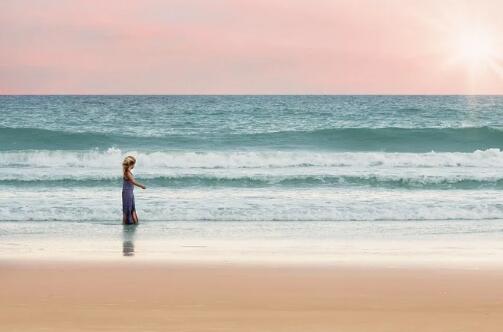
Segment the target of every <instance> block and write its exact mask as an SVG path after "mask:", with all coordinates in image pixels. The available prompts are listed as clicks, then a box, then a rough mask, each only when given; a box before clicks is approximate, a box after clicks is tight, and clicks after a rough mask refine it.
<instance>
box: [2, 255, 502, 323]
mask: <svg viewBox="0 0 503 332" xmlns="http://www.w3.org/2000/svg"><path fill="white" fill-rule="evenodd" d="M502 280H503V270H491V269H482V270H469V269H438V268H435V269H433V268H427V267H423V268H384V267H383V268H379V267H372V268H370V267H368V268H365V267H350V266H344V267H336V266H332V267H328V266H299V265H296V266H286V265H284V266H271V265H263V266H261V265H259V264H257V265H239V264H227V265H225V264H222V265H213V264H212V265H210V264H203V263H201V264H172V263H168V262H164V263H162V262H157V263H138V262H134V263H132V264H131V263H129V262H73V263H71V262H56V261H36V260H34V261H26V260H23V261H3V262H0V330H1V331H43V330H47V331H116V330H121V331H275V332H277V331H310V332H311V331H501V326H503V283H502V282H501V281H502Z"/></svg>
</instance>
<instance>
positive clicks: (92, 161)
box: [0, 148, 503, 169]
mask: <svg viewBox="0 0 503 332" xmlns="http://www.w3.org/2000/svg"><path fill="white" fill-rule="evenodd" d="M128 154H132V155H134V156H136V157H137V158H138V161H139V165H141V167H146V168H156V167H168V168H276V167H279V168H282V167H308V166H324V167H327V166H338V167H344V166H368V167H374V166H385V167H499V166H501V165H502V163H503V151H502V150H500V149H488V150H477V151H474V152H472V153H463V152H429V153H390V152H308V151H295V152H293V151H292V152H290V151H241V152H239V151H213V152H179V151H169V152H167V151H164V152H138V151H121V150H119V149H114V148H110V149H108V150H105V151H100V150H90V151H79V152H76V151H44V150H40V151H22V152H18V151H9V152H0V167H10V166H18V167H74V168H104V169H107V168H112V169H113V168H117V167H119V168H120V164H121V161H122V158H123V157H124V156H125V155H128Z"/></svg>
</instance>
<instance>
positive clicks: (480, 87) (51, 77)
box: [0, 0, 503, 94]
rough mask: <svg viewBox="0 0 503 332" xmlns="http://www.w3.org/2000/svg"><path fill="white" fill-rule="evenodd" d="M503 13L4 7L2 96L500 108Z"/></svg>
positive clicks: (195, 3) (36, 3)
mask: <svg viewBox="0 0 503 332" xmlns="http://www.w3.org/2000/svg"><path fill="white" fill-rule="evenodd" d="M501 13H503V1H501V0H478V1H475V0H473V1H463V0H455V1H448V0H443V1H441V0H436V1H432V0H422V1H412V0H402V1H394V0H309V1H307V0H282V1H280V0H173V1H171V0H164V1H162V0H142V1H137V0H133V1H129V0H99V1H95V0H72V1H68V0H44V1H41V0H0V94H503V69H502V68H503V60H502V59H501V58H500V54H501V55H503V20H502V19H501Z"/></svg>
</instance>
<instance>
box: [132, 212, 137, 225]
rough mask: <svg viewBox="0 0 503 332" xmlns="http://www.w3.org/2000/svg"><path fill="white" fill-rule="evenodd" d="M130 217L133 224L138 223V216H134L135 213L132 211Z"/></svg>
mask: <svg viewBox="0 0 503 332" xmlns="http://www.w3.org/2000/svg"><path fill="white" fill-rule="evenodd" d="M131 216H132V217H133V223H134V224H137V223H138V215H137V214H136V211H133V212H132V213H131Z"/></svg>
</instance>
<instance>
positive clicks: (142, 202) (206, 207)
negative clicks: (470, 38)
mask: <svg viewBox="0 0 503 332" xmlns="http://www.w3.org/2000/svg"><path fill="white" fill-rule="evenodd" d="M120 199H121V198H120V191H119V190H112V189H101V188H100V189H90V188H74V189H54V190H50V191H46V190H45V189H40V190H33V189H26V190H24V189H23V190H22V189H19V190H16V191H15V192H13V191H3V192H1V193H0V220H4V221H6V220H16V221H25V220H61V221H67V220H74V221H79V220H84V221H85V220H88V221H112V222H115V221H120V220H121V202H120ZM136 206H137V208H138V211H139V213H140V218H141V220H143V221H156V220H157V221H177V220H215V221H226V220H240V221H255V220H284V221H295V220H301V221H310V220H311V221H313V220H333V221H343V220H369V221H372V220H455V219H503V205H502V204H501V195H500V193H499V192H498V191H472V190H450V191H449V192H448V194H447V193H446V192H445V191H440V190H414V191H403V190H371V191H369V190H360V189H338V190H328V189H320V188H316V189H305V190H304V189H298V188H295V189H272V190H263V189H247V188H239V189H233V188H225V189H213V190H209V189H206V190H200V189H149V190H146V191H137V192H136ZM376 231H378V230H376Z"/></svg>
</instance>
